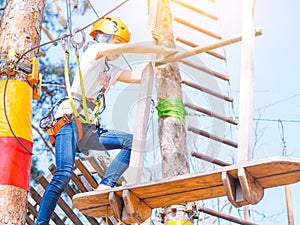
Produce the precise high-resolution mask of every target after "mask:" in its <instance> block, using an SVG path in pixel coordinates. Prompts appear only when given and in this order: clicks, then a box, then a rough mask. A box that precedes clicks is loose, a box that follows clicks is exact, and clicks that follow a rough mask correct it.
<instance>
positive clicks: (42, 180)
mask: <svg viewBox="0 0 300 225" xmlns="http://www.w3.org/2000/svg"><path fill="white" fill-rule="evenodd" d="M37 180H38V182H39V183H40V184H41V185H42V186H43V187H44V188H45V189H46V188H47V186H48V185H49V182H48V181H47V179H46V178H45V177H44V176H39V177H38V178H37ZM58 205H59V207H60V208H61V209H62V210H63V211H64V212H65V214H66V215H67V216H68V217H69V219H70V220H71V221H72V222H73V223H74V224H76V225H83V223H82V222H81V221H80V219H79V218H78V217H77V215H76V214H75V213H74V212H73V210H72V209H71V208H70V207H69V205H68V204H67V203H66V202H65V201H64V200H63V199H62V198H61V197H60V198H59V199H58Z"/></svg>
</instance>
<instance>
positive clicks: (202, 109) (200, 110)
mask: <svg viewBox="0 0 300 225" xmlns="http://www.w3.org/2000/svg"><path fill="white" fill-rule="evenodd" d="M184 106H186V107H189V108H191V109H194V110H196V111H198V112H201V113H204V114H206V115H208V116H212V117H215V118H218V119H220V120H223V121H226V122H228V123H231V124H234V125H237V124H238V121H237V120H234V119H232V118H229V117H225V116H222V115H220V114H217V113H215V112H213V111H210V110H207V109H204V108H202V107H199V106H196V105H194V104H191V103H188V102H185V103H184Z"/></svg>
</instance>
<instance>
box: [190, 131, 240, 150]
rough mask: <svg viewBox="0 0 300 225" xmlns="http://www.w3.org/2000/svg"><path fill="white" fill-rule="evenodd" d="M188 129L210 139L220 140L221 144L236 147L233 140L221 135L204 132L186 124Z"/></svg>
mask: <svg viewBox="0 0 300 225" xmlns="http://www.w3.org/2000/svg"><path fill="white" fill-rule="evenodd" d="M188 131H191V132H193V133H195V134H199V135H201V136H204V137H207V138H210V139H212V140H215V141H218V142H221V143H223V144H226V145H230V146H232V147H235V148H237V147H238V144H237V143H236V142H233V141H231V140H228V139H225V138H221V137H219V136H217V135H214V134H211V133H208V132H206V131H204V130H199V129H197V128H195V127H191V126H188Z"/></svg>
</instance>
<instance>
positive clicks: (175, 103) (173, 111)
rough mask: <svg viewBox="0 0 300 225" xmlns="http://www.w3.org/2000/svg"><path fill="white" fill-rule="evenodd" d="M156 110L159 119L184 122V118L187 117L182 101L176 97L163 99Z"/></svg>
mask: <svg viewBox="0 0 300 225" xmlns="http://www.w3.org/2000/svg"><path fill="white" fill-rule="evenodd" d="M156 109H157V111H158V117H159V118H161V117H163V116H167V117H174V118H177V119H179V120H181V121H182V122H184V118H185V116H186V115H187V112H186V110H185V108H184V105H183V103H182V100H181V99H179V98H176V97H166V98H164V99H161V100H160V101H159V102H158V104H157V106H156Z"/></svg>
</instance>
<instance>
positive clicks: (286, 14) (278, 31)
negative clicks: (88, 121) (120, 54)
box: [54, 0, 300, 225]
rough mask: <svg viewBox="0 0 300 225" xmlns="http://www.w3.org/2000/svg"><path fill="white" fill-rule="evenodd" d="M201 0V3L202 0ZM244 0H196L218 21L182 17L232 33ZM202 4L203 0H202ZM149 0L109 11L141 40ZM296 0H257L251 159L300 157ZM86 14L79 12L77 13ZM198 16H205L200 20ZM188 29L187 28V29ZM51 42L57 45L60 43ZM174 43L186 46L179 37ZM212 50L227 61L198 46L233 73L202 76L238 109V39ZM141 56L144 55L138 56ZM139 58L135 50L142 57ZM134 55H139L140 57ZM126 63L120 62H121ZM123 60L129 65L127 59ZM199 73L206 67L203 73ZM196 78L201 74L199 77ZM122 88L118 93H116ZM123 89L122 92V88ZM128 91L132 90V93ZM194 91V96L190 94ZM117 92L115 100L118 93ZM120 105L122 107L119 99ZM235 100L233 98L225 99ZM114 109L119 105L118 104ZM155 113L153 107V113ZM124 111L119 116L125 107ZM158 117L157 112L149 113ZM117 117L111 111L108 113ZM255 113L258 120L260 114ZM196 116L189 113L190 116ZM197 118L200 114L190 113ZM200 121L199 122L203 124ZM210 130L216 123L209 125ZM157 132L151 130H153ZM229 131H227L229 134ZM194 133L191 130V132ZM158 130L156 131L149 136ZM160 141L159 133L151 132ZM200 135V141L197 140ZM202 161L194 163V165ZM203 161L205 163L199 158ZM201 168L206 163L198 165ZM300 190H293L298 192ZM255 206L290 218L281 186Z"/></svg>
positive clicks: (207, 60)
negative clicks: (219, 76)
mask: <svg viewBox="0 0 300 225" xmlns="http://www.w3.org/2000/svg"><path fill="white" fill-rule="evenodd" d="M186 2H189V3H190V4H198V3H199V2H198V1H197V3H196V1H191V0H190V1H186ZM203 2H205V3H203ZM242 2H243V1H240V0H217V1H216V3H215V4H214V5H213V7H212V3H211V2H209V1H201V4H202V3H203V4H202V5H201V6H203V7H204V8H206V7H207V10H209V11H210V12H212V13H214V14H216V13H217V14H218V15H219V17H220V21H219V22H218V23H217V24H213V23H211V22H207V21H206V22H205V21H202V19H201V18H198V17H197V15H194V14H193V13H191V14H188V17H185V18H186V19H187V20H190V21H193V22H194V23H195V24H199V26H203V27H206V28H207V29H209V30H215V31H216V32H218V33H219V34H221V35H222V36H223V37H225V38H229V37H233V36H236V35H239V34H241V32H242V10H243V8H242ZM91 3H92V5H93V7H94V9H95V11H96V12H97V13H98V15H103V14H104V13H106V12H107V11H108V10H110V9H112V8H113V7H114V6H115V5H117V4H119V3H121V1H117V0H111V1H99V0H93V1H91ZM199 4H200V3H199ZM146 6H147V1H146V0H144V1H141V0H129V1H128V2H127V3H126V4H125V5H124V6H122V7H121V8H120V9H118V10H116V11H115V12H114V13H113V15H115V16H117V17H120V18H121V19H122V20H124V21H125V22H126V24H127V25H128V27H129V28H130V30H131V33H132V36H131V37H132V39H131V41H132V42H140V41H145V40H146V34H147V7H146ZM173 6H174V8H173V10H174V11H173V13H174V16H178V17H183V16H186V15H187V14H186V13H185V11H184V10H182V11H181V9H180V7H178V6H176V5H173ZM299 9H300V3H299V2H298V1H296V0H288V1H284V0H263V1H262V0H261V1H256V27H257V28H261V29H262V33H263V34H262V35H261V36H259V37H257V38H256V39H255V61H254V109H253V110H254V113H253V118H254V120H253V127H254V132H255V133H254V134H253V136H254V137H256V138H257V141H255V140H254V143H255V148H254V159H264V158H267V157H272V156H282V155H284V154H285V155H287V156H288V157H294V158H298V159H299V158H300V151H299V147H300V146H299V142H298V139H299V138H298V133H299V132H298V130H299V128H300V117H299V113H300V89H299V82H300V66H299V63H298V61H299V58H300V44H299V41H298V39H299V35H300V29H299V27H300V18H299V17H300V14H299ZM78 18H84V19H78ZM95 19H97V16H96V15H95V13H94V12H93V11H92V10H88V11H87V12H86V13H85V15H84V16H83V17H79V16H76V17H74V18H73V26H74V27H75V26H79V27H80V26H84V25H86V24H88V23H90V22H91V21H94V20H95ZM202 22H203V23H202ZM174 32H175V35H179V36H180V35H186V36H187V38H188V39H189V40H193V41H195V42H197V43H199V44H200V45H201V44H202V45H205V44H207V43H211V39H210V40H208V39H206V38H203V37H202V36H197V35H198V34H196V33H195V32H194V33H192V32H193V31H191V30H189V29H187V28H184V27H182V26H180V25H178V24H176V23H174ZM189 32H191V35H189ZM57 48H59V47H55V48H54V51H57ZM179 48H183V49H186V47H182V46H181V45H179ZM217 51H219V52H221V53H223V54H225V55H226V57H227V60H226V63H225V62H224V61H218V60H215V59H212V58H211V57H209V56H207V55H204V54H201V55H199V57H200V60H201V62H202V63H203V64H204V65H206V66H207V67H209V68H211V69H218V70H220V71H222V72H224V73H226V74H227V75H228V76H229V77H230V84H228V83H224V82H220V81H216V80H210V78H203V80H204V81H205V82H204V84H207V85H212V87H214V86H213V85H217V89H218V90H220V91H221V92H222V93H230V94H231V96H233V97H234V99H235V101H234V104H233V108H234V111H235V115H237V116H238V107H239V93H240V88H239V77H240V65H241V61H240V57H241V44H240V43H236V44H232V45H229V46H226V47H225V48H223V49H218V50H217ZM139 57H141V56H139ZM128 59H129V60H131V61H130V63H132V62H133V61H134V60H137V58H136V57H133V58H132V57H130V56H128ZM139 59H140V58H139ZM137 61H138V60H137ZM123 64H124V62H123ZM125 66H126V65H125ZM139 67H140V64H138V65H135V66H134V68H139ZM212 67H213V68H212ZM183 76H185V77H191V78H193V79H195V80H196V81H198V80H197V79H201V78H197V77H195V75H194V74H191V73H190V70H188V69H186V70H185V71H183ZM201 76H203V74H201ZM199 82H201V80H200V81H199ZM134 90H137V87H135V86H134V87H133V86H129V87H128V86H125V87H124V86H116V87H114V88H112V90H111V93H112V94H111V98H112V99H114V100H115V101H117V102H120V101H122V100H123V97H124V96H127V95H126V93H132V92H133V91H134ZM120 93H121V94H120ZM124 93H125V94H124ZM184 94H185V96H186V98H190V99H193V100H194V102H197V103H198V104H204V105H207V106H211V107H213V106H212V104H214V103H215V101H214V100H211V99H210V98H208V97H207V96H204V95H200V96H199V95H197V96H195V91H192V90H190V89H184ZM131 95H132V94H129V97H131ZM195 98H196V99H195ZM118 99H119V101H118ZM122 107H127V106H124V105H122ZM122 107H121V106H119V105H118V106H117V105H116V104H114V105H112V106H108V109H107V112H106V115H104V117H105V119H106V121H107V123H108V124H109V125H113V126H115V127H118V126H120V125H119V124H116V122H114V121H117V123H120V120H122V119H117V120H116V119H112V117H111V116H110V112H111V113H112V114H113V115H114V116H115V115H116V116H118V115H117V114H118V113H119V114H120V110H122ZM128 107H129V109H128V116H127V117H128V121H129V122H128V123H130V122H132V121H134V120H133V119H132V116H130V115H131V113H132V111H134V109H133V108H135V106H134V105H133V106H128ZM230 107H232V106H230ZM230 107H227V105H225V107H223V108H224V110H225V112H226V113H228V114H229V115H231V116H232V114H230V111H231V109H229V108H230ZM116 111H117V112H116ZM151 115H152V114H151ZM122 116H124V115H123V114H122ZM154 117H155V116H154ZM113 118H115V117H113ZM258 119H260V120H258ZM190 120H191V121H193V119H190ZM195 120H196V121H199V119H198V118H196V119H195ZM200 121H201V123H202V125H201V126H202V127H204V125H205V126H207V127H209V126H208V125H209V124H210V123H214V122H215V121H212V120H209V119H208V118H206V120H205V118H202V119H200ZM203 124H204V125H203ZM124 126H125V127H126V126H128V127H129V128H128V127H127V128H128V129H129V130H132V129H133V128H132V125H128V124H127V123H126V124H125V125H124ZM208 129H211V130H214V129H213V128H208ZM225 129H226V132H229V131H231V129H232V130H233V131H232V132H233V133H234V134H233V135H232V137H233V139H235V140H236V128H230V129H229V128H225ZM153 136H154V135H153ZM228 136H231V135H228ZM191 137H192V138H194V137H193V136H191ZM154 139H155V138H154V137H153V140H154ZM193 140H196V141H194V143H199V142H200V146H201V148H205V146H208V145H210V144H212V143H209V142H208V141H207V140H205V139H201V140H200V141H199V139H198V138H197V139H193ZM156 141H157V140H156ZM198 141H199V142H198ZM212 146H217V147H218V148H219V150H218V151H215V152H208V151H207V150H205V149H204V150H203V151H204V152H206V153H209V154H211V155H213V156H215V157H222V158H225V159H228V160H230V159H231V158H232V157H233V155H234V154H235V150H233V149H232V148H228V147H220V145H217V144H215V143H213V144H212ZM198 166H199V165H198ZM202 166H203V165H202ZM203 168H204V167H203ZM299 188H300V183H299V182H298V183H297V184H293V185H291V190H292V197H293V207H294V218H295V224H300V214H299V213H298V212H299V211H300V207H299V204H298V202H297V200H298V201H299V199H300V193H299ZM297 192H298V193H297ZM251 209H253V210H255V211H256V212H257V214H254V216H256V218H259V214H260V213H261V214H264V215H265V216H266V217H270V218H265V220H264V222H262V223H259V224H263V225H268V224H270V225H271V224H280V225H284V224H288V222H287V214H286V206H285V194H284V189H283V188H282V187H279V188H274V189H268V190H266V191H265V196H264V198H263V200H262V201H261V202H260V203H259V204H257V205H255V206H253V208H252V207H251Z"/></svg>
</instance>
